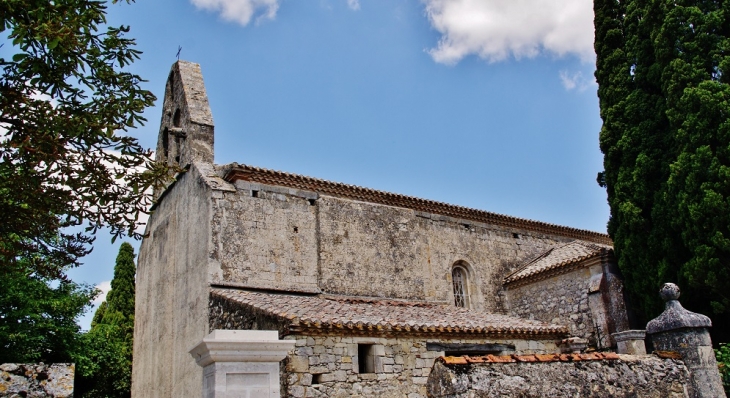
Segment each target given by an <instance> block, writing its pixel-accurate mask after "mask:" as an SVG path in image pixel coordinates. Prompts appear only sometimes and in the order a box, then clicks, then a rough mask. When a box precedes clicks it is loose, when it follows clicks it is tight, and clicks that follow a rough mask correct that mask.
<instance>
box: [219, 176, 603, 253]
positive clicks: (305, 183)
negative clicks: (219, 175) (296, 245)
mask: <svg viewBox="0 0 730 398" xmlns="http://www.w3.org/2000/svg"><path fill="white" fill-rule="evenodd" d="M224 180H226V181H228V182H230V183H234V182H236V181H239V180H243V181H251V182H258V183H262V184H269V185H278V186H286V187H290V188H296V189H300V190H308V191H314V192H317V193H320V194H324V195H330V196H336V197H341V198H347V199H353V200H358V201H363V202H370V203H378V204H383V205H387V206H395V207H402V208H407V209H412V210H416V211H420V212H427V213H434V214H439V215H444V216H448V217H454V218H461V219H464V220H471V221H476V222H482V223H486V224H492V225H498V226H501V227H505V228H512V229H519V230H527V231H532V232H537V233H543V234H547V235H557V236H562V237H567V238H573V239H580V240H584V241H590V242H595V243H602V244H607V245H611V244H613V242H612V241H611V238H609V236H608V235H606V234H602V233H599V232H594V231H587V230H582V229H577V228H571V227H565V226H560V225H555V224H549V223H545V222H541V221H534V220H527V219H522V218H517V217H511V216H506V215H502V214H497V213H491V212H488V211H484V210H477V209H472V208H468V207H463V206H456V205H451V204H448V203H443V202H437V201H434V200H428V199H421V198H416V197H413V196H407V195H401V194H397V193H391V192H385V191H379V190H375V189H370V188H363V187H359V186H355V185H349V184H343V183H339V182H332V181H327V180H322V179H319V178H313V177H307V176H302V175H298V174H291V173H285V172H281V171H274V170H268V169H263V168H259V167H254V166H248V165H244V164H235V163H234V164H233V165H232V167H231V168H230V169H229V170H228V171H227V172H226V174H225V176H224Z"/></svg>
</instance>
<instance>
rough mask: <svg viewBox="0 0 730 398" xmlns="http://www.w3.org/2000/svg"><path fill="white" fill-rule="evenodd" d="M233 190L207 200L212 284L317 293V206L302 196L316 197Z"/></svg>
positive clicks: (241, 186) (253, 187)
mask: <svg viewBox="0 0 730 398" xmlns="http://www.w3.org/2000/svg"><path fill="white" fill-rule="evenodd" d="M236 186H237V191H235V192H226V193H224V194H223V195H221V196H220V197H218V198H215V199H214V202H213V207H214V215H213V221H212V222H213V246H214V249H215V251H214V252H213V254H212V255H213V257H214V258H215V259H216V260H218V261H219V262H220V266H221V271H222V275H221V277H220V280H219V281H214V283H215V282H224V283H229V284H233V285H240V286H246V287H253V288H266V289H276V290H289V291H304V292H317V291H318V288H317V236H316V233H317V224H316V211H317V208H316V206H313V205H312V204H311V203H310V202H309V200H308V198H307V197H316V194H307V193H304V192H302V193H300V192H298V191H296V190H291V191H290V190H289V189H286V188H280V187H269V188H268V189H266V190H264V189H263V187H261V186H260V185H258V184H249V183H245V182H242V181H239V182H237V183H236Z"/></svg>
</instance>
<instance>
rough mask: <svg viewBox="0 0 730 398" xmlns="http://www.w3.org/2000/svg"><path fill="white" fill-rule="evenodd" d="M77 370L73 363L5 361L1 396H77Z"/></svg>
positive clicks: (0, 370)
mask: <svg viewBox="0 0 730 398" xmlns="http://www.w3.org/2000/svg"><path fill="white" fill-rule="evenodd" d="M75 370H76V368H75V367H74V365H73V364H70V363H55V364H49V365H44V364H42V363H40V364H16V363H4V364H2V365H0V397H8V398H21V397H22V398H41V397H43V398H46V397H49V398H70V397H73V395H74V373H75Z"/></svg>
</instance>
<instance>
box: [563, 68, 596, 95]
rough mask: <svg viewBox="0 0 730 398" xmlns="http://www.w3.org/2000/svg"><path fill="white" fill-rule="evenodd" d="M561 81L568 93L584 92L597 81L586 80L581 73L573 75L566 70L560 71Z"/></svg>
mask: <svg viewBox="0 0 730 398" xmlns="http://www.w3.org/2000/svg"><path fill="white" fill-rule="evenodd" d="M560 81H561V82H562V83H563V87H565V89H566V90H568V91H571V90H577V91H584V90H585V89H587V88H588V86H590V85H591V84H592V83H595V80H589V79H586V78H585V76H583V73H582V72H580V71H578V72H575V73H572V74H571V73H570V72H568V71H565V70H561V71H560Z"/></svg>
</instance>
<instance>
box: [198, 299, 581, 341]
mask: <svg viewBox="0 0 730 398" xmlns="http://www.w3.org/2000/svg"><path fill="white" fill-rule="evenodd" d="M211 295H212V296H214V297H215V296H217V297H221V298H224V299H227V300H229V301H233V302H234V303H235V304H237V305H240V306H242V307H244V308H246V309H251V310H256V311H257V312H263V313H265V314H266V315H268V316H270V317H274V318H278V319H279V320H283V321H285V322H287V323H288V331H287V332H286V333H287V334H291V333H297V332H299V333H304V334H325V333H327V334H329V333H336V334H357V335H396V334H403V335H424V334H427V335H433V334H440V335H445V334H448V335H451V336H453V337H457V336H465V335H468V336H469V337H499V338H507V337H528V338H540V337H543V338H553V337H557V336H564V335H567V334H568V329H567V328H566V327H565V326H559V325H549V324H546V323H543V322H539V321H533V320H525V319H520V318H515V317H511V316H506V315H498V314H489V313H484V312H477V311H471V310H467V309H464V308H458V307H452V306H447V305H441V304H431V303H426V302H404V301H393V300H363V299H353V298H346V297H336V298H332V297H322V296H294V295H286V294H272V293H260V292H250V291H241V290H229V289H219V288H214V289H212V291H211Z"/></svg>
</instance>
